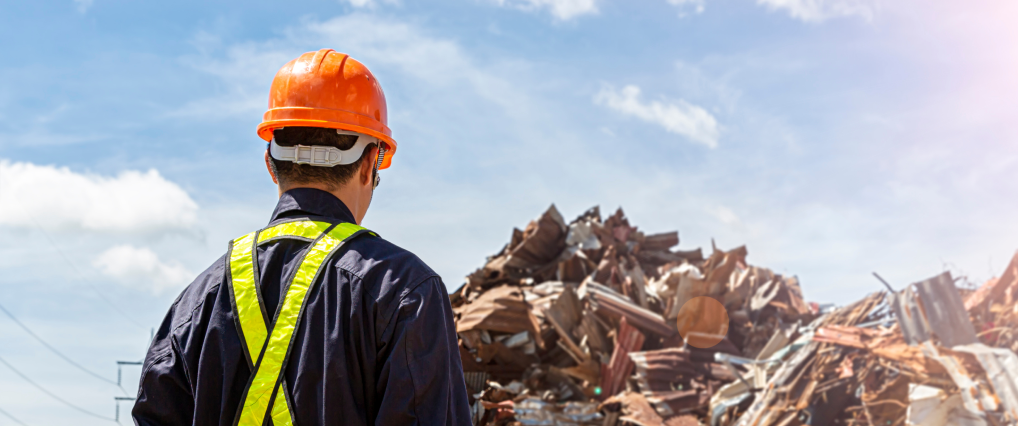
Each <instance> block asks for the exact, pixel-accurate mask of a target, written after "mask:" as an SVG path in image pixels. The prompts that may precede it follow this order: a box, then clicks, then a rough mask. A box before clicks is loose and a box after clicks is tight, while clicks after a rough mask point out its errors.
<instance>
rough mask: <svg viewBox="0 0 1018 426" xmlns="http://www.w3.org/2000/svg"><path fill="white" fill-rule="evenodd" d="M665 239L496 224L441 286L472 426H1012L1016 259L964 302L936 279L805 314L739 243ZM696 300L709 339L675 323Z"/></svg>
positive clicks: (788, 281)
mask: <svg viewBox="0 0 1018 426" xmlns="http://www.w3.org/2000/svg"><path fill="white" fill-rule="evenodd" d="M678 243H679V238H678V233H677V232H669V233H661V234H650V235H648V234H645V233H643V232H641V231H640V230H638V229H637V228H636V227H635V226H632V225H630V223H629V222H628V220H627V219H626V217H625V215H624V214H623V212H622V210H621V209H619V210H618V211H616V212H615V214H613V215H611V216H609V217H607V218H602V217H601V214H600V212H599V210H598V209H597V208H596V207H595V208H593V209H590V210H588V211H587V212H585V213H584V214H582V215H581V216H579V217H578V218H576V219H575V220H573V221H571V222H568V223H567V222H566V221H565V220H564V219H563V218H562V216H561V214H560V213H559V212H558V210H557V209H556V208H555V207H554V206H552V207H551V208H549V209H548V211H546V212H545V213H544V214H543V215H541V217H539V218H538V219H536V220H534V221H532V222H531V223H530V224H528V225H527V227H526V228H525V229H524V230H519V229H514V230H513V234H512V238H511V241H510V242H509V244H507V245H506V246H505V247H504V248H503V249H502V250H501V251H500V252H499V253H498V254H496V255H494V256H492V257H490V258H489V259H488V262H487V264H485V265H484V267H482V268H481V269H478V270H477V271H476V272H474V273H473V274H471V275H470V276H469V277H467V281H466V283H465V284H464V285H463V287H461V288H460V289H459V290H457V291H456V292H454V293H453V294H451V295H450V298H451V301H452V305H453V310H454V311H455V315H456V331H457V333H458V334H459V344H460V355H461V358H462V362H463V369H464V374H465V377H466V381H467V388H468V391H469V392H470V394H471V401H470V402H471V405H472V407H473V421H474V424H475V425H515V424H522V425H607V426H613V425H643V426H653V425H669V426H678V425H684V426H685V425H688V426H693V425H711V426H727V425H739V426H750V425H753V426H757V425H760V426H763V425H884V426H890V425H920V424H921V425H970V424H971V425H982V424H986V425H998V424H999V425H1004V424H1018V357H1016V355H1015V352H1014V351H1015V350H1016V349H1018V303H1016V299H1018V256H1016V259H1015V260H1014V261H1012V263H1011V265H1009V266H1008V269H1007V271H1006V272H1005V273H1004V274H1003V275H1002V276H1001V277H1000V278H999V279H994V280H991V281H989V282H987V283H986V284H985V285H984V286H982V287H980V288H979V289H977V290H975V291H967V292H966V293H967V294H965V295H964V298H963V295H962V293H961V292H960V291H959V290H958V289H957V288H956V287H955V284H954V280H953V279H952V278H951V276H950V274H948V273H944V274H941V275H938V276H936V277H934V278H931V279H928V280H925V281H922V282H919V283H916V284H913V285H910V286H908V287H907V288H905V289H903V290H901V291H893V290H892V291H889V292H878V293H874V294H871V295H869V296H868V297H866V298H864V299H863V300H860V301H857V302H855V303H852V304H850V305H848V306H845V307H841V308H834V307H825V308H821V307H820V306H818V305H817V304H807V303H806V302H805V301H804V299H803V296H802V291H801V288H800V287H799V284H798V281H797V280H796V278H795V277H786V276H782V275H780V274H776V273H774V272H772V271H770V270H768V269H765V268H760V267H755V266H750V265H749V264H748V263H747V262H746V256H747V250H746V248H745V247H738V248H736V249H733V250H730V251H722V250H718V249H717V248H713V249H712V252H711V254H710V255H709V256H707V257H704V256H703V254H702V253H701V251H700V250H699V249H697V250H692V251H678V250H675V249H673V248H674V247H676V246H677V245H678ZM701 296H706V297H709V298H712V299H714V300H716V301H718V302H720V303H721V304H722V305H723V306H724V308H725V309H724V311H726V314H727V318H728V321H727V328H723V329H721V330H720V331H718V332H716V333H717V334H716V335H713V336H714V337H715V338H716V339H715V340H714V341H718V340H720V342H719V343H717V344H716V345H713V346H709V345H708V346H709V347H706V346H704V345H700V344H696V343H695V342H694V340H695V339H696V338H697V336H696V335H695V334H696V333H693V332H689V331H688V328H681V329H682V330H683V332H680V331H679V330H680V327H682V324H684V321H685V323H688V322H690V321H691V322H694V323H695V322H697V320H698V319H699V318H701V317H703V316H707V315H709V314H710V313H709V312H697V311H695V310H694V311H689V310H687V308H684V307H683V306H684V305H686V302H687V301H690V300H692V299H694V298H699V297H701ZM691 312H692V314H691ZM970 318H971V320H970ZM977 330H978V332H977ZM683 333H685V334H687V335H686V336H683ZM701 347H705V348H701Z"/></svg>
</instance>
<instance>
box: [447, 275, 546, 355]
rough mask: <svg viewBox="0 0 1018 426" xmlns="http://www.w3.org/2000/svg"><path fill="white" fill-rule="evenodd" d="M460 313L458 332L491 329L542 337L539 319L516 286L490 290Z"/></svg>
mask: <svg viewBox="0 0 1018 426" xmlns="http://www.w3.org/2000/svg"><path fill="white" fill-rule="evenodd" d="M457 311H458V312H457V313H459V314H460V318H459V320H458V321H456V332H457V333H462V332H464V331H468V330H491V331H501V332H504V333H513V334H516V333H519V332H521V331H529V332H531V335H533V336H539V335H540V334H541V331H540V326H539V325H538V324H539V323H538V322H537V317H535V316H534V314H533V312H532V311H531V308H530V305H529V304H527V302H525V301H524V300H523V291H522V290H520V289H519V287H516V286H509V285H506V286H501V287H496V288H493V289H491V290H488V291H486V292H484V293H483V294H481V296H480V297H478V298H477V300H474V301H472V302H470V303H468V304H466V305H463V306H462V307H460V308H459V309H458V310H457ZM539 343H540V342H539Z"/></svg>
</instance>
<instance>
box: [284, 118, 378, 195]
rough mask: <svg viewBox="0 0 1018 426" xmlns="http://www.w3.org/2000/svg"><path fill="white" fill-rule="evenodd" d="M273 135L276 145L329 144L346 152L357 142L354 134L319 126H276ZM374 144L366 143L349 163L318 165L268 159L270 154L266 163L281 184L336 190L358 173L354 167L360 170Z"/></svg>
mask: <svg viewBox="0 0 1018 426" xmlns="http://www.w3.org/2000/svg"><path fill="white" fill-rule="evenodd" d="M272 134H273V136H274V137H275V138H276V144H277V145H279V146H294V145H298V144H300V145H320V146H332V147H336V148H339V149H341V150H344V151H345V150H348V149H350V147H352V146H353V145H354V144H355V143H357V136H354V135H341V134H338V133H336V129H325V128H321V127H284V128H282V129H276V130H275V131H273V132H272ZM373 146H377V144H374V143H372V144H370V145H368V146H366V147H365V148H364V152H363V153H361V158H358V159H357V161H355V162H353V163H351V164H343V165H339V166H332V167H320V166H312V165H310V164H296V163H293V162H290V161H280V160H277V159H275V158H271V157H272V156H271V155H269V158H270V160H269V164H271V167H272V173H275V174H276V179H277V180H279V184H280V185H295V184H307V183H324V184H325V185H327V186H328V187H329V188H332V189H335V188H339V187H340V186H343V185H344V184H346V183H347V182H349V181H350V179H351V178H353V177H354V175H356V174H357V170H359V169H360V167H361V163H362V162H363V161H365V157H366V156H367V154H368V153H369V152H371V148H372V147H373Z"/></svg>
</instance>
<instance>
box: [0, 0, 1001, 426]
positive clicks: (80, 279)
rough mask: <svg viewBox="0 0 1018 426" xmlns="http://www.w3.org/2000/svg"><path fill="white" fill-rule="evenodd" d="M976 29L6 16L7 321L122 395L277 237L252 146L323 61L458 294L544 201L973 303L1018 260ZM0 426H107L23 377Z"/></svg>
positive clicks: (224, 7)
mask: <svg viewBox="0 0 1018 426" xmlns="http://www.w3.org/2000/svg"><path fill="white" fill-rule="evenodd" d="M962 3H969V2H950V1H940V0H935V1H929V0H926V1H918V0H900V1H893V2H892V1H882V0H869V1H867V0H650V1H644V2H623V1H618V0H449V1H431V2H410V1H406V0H388V1H386V0H354V1H336V0H332V1H324V0H323V1H291V2H286V3H285V4H284V3H283V2H250V1H247V2H239V1H219V2H197V1H178V2H140V1H127V0H116V1H115V0H74V1H71V0H68V1H36V2H13V1H5V2H2V3H0V39H2V40H5V42H4V43H2V44H0V58H2V59H0V81H3V82H4V83H3V84H2V85H0V253H2V256H0V276H2V277H3V278H2V279H0V305H3V306H5V307H6V308H7V309H8V310H9V311H11V312H12V313H13V314H14V315H16V316H18V317H19V318H20V319H21V321H22V322H23V323H24V324H25V325H27V326H29V327H30V328H32V329H33V330H34V331H35V332H36V333H37V334H38V335H40V336H42V337H43V338H44V339H46V340H47V341H49V342H50V343H52V344H53V345H54V346H55V347H57V348H58V349H60V350H62V351H64V352H65V353H67V354H70V355H73V358H74V359H75V360H77V361H78V362H79V363H80V364H82V365H84V366H85V367H87V368H89V369H91V370H94V371H96V372H98V373H101V374H103V375H105V376H107V377H109V378H111V379H113V378H115V376H116V368H115V364H114V361H115V360H137V359H141V358H142V356H143V355H144V351H145V349H146V345H147V341H148V338H149V330H150V328H151V327H155V326H156V325H157V324H158V323H159V321H160V320H161V318H162V316H163V315H164V314H165V312H166V309H167V308H168V306H169V304H170V303H171V302H172V301H173V299H174V298H175V297H176V295H177V294H178V293H179V292H180V290H181V289H182V288H183V286H185V285H186V284H187V282H189V280H190V278H191V277H193V276H194V275H196V274H197V273H198V272H200V271H201V270H203V269H205V268H206V267H207V266H208V265H209V264H210V263H211V262H212V261H213V260H215V259H216V258H217V257H219V256H220V255H222V253H223V252H225V248H226V243H227V241H228V240H230V239H231V238H233V237H236V236H238V235H242V234H244V233H246V232H249V231H251V230H253V229H255V228H258V227H260V226H262V225H263V224H264V223H265V222H266V221H267V219H268V215H269V213H270V211H271V209H272V207H273V205H274V202H275V188H274V187H273V186H272V183H271V181H270V180H269V178H268V176H267V174H266V172H265V171H264V167H263V165H262V160H261V156H262V152H263V151H264V149H265V145H264V143H263V142H262V141H261V140H260V139H258V137H257V136H256V135H255V131H254V129H255V126H256V125H257V124H258V122H259V121H260V118H261V114H262V112H264V108H265V105H266V102H267V91H268V86H269V84H270V82H271V79H272V76H273V75H274V73H275V72H276V70H278V69H279V67H280V66H281V65H282V64H284V63H285V62H287V61H288V60H290V59H292V58H294V57H296V56H298V55H299V54H301V53H303V52H306V51H311V50H317V49H319V48H323V47H330V48H334V49H336V50H338V51H341V52H346V53H349V54H351V55H352V56H354V57H355V58H357V59H359V60H361V61H362V62H364V63H365V64H367V65H368V66H369V67H370V68H371V69H372V71H373V72H374V73H375V75H376V76H377V77H378V78H379V80H380V81H381V83H382V86H383V88H384V90H385V92H386V95H387V98H388V101H389V114H390V115H389V117H390V123H389V125H390V127H391V128H392V129H393V136H394V137H395V138H396V140H397V141H398V142H399V151H398V152H397V154H396V156H395V158H394V161H393V165H392V167H391V168H390V169H388V170H385V171H384V172H383V173H384V175H383V185H382V186H381V187H380V188H379V191H378V192H377V194H376V199H375V205H373V206H372V209H371V210H370V211H369V214H368V218H367V220H366V222H365V225H366V226H368V227H369V228H371V229H373V230H376V231H378V232H379V233H381V234H382V235H383V236H384V237H386V238H388V239H389V240H391V241H393V242H395V243H397V244H399V245H401V246H403V247H406V248H408V249H410V250H412V251H414V252H415V253H417V254H418V255H419V256H421V257H422V258H423V259H424V260H425V261H426V262H428V263H429V264H430V265H432V266H433V267H434V268H435V269H436V270H437V271H438V272H439V273H440V274H441V275H442V276H443V278H444V279H445V281H446V283H447V284H448V285H449V286H450V288H455V287H457V286H458V285H459V284H460V283H461V282H462V277H463V276H464V275H466V274H467V273H469V272H470V271H472V270H473V269H475V268H477V267H478V266H480V265H481V264H482V263H483V261H484V257H485V256H487V255H489V254H492V253H494V252H495V251H497V250H498V249H499V248H500V247H501V246H502V245H503V244H504V243H505V242H506V241H507V240H508V237H509V235H510V231H511V229H512V227H513V226H518V227H522V226H524V225H525V224H526V222H527V221H528V220H530V219H531V218H534V217H536V216H538V215H539V214H540V213H541V212H542V211H543V210H544V209H546V208H547V207H548V206H549V205H550V204H552V203H555V204H556V205H557V206H558V208H559V209H560V210H561V211H562V212H563V214H564V215H565V216H566V217H574V216H575V215H578V214H579V213H581V212H582V211H583V210H585V209H586V208H588V207H590V206H593V205H600V206H601V208H602V211H604V212H607V211H610V210H614V209H615V208H616V207H619V206H622V207H624V209H625V211H626V213H627V214H628V216H629V217H630V219H631V221H632V222H633V223H635V224H636V225H638V226H640V227H641V229H643V230H645V231H648V232H660V231H669V230H678V231H679V232H680V237H681V239H682V243H681V244H680V247H682V248H686V249H689V248H694V247H707V248H709V247H710V244H711V239H712V238H713V239H714V241H716V243H717V244H718V246H719V247H722V248H731V247H735V246H737V245H741V244H746V245H748V248H749V253H750V254H749V261H750V262H751V263H753V264H756V265H760V266H766V267H770V268H772V269H775V270H777V271H779V272H782V273H787V274H793V275H797V276H799V278H800V280H801V281H802V283H803V286H804V291H805V293H806V296H807V298H808V299H810V300H815V301H820V302H835V303H839V302H847V301H851V300H854V299H856V298H858V297H860V296H862V295H863V294H865V293H867V292H869V291H874V290H878V289H879V288H880V287H879V285H878V283H877V282H875V281H874V279H873V278H872V277H871V276H870V275H869V274H870V272H871V271H878V272H880V273H881V274H882V275H884V276H885V277H886V278H888V279H889V280H890V281H891V282H892V283H894V284H896V285H904V284H906V283H909V282H913V281H917V280H920V279H923V278H926V277H928V276H931V275H934V274H936V273H938V272H940V271H942V270H944V269H945V268H946V269H949V270H951V271H952V272H954V273H955V274H960V275H967V276H969V277H970V278H971V279H972V280H973V281H977V282H981V281H982V280H985V279H986V278H989V277H990V276H992V275H994V274H998V273H999V271H1000V270H1002V269H1003V267H1004V266H1005V264H1006V262H1007V261H1008V259H1009V258H1010V256H1011V255H1012V254H1013V253H1014V251H1015V249H1016V248H1018V224H1016V223H1015V222H1014V221H1013V220H1011V215H1010V213H1011V212H1012V211H1013V210H1014V208H1015V207H1016V202H1015V201H1013V200H1014V196H1013V194H1015V193H1016V189H1018V188H1016V182H1018V180H1016V179H1015V178H1014V172H1013V171H1014V169H1015V165H1016V161H1018V127H1016V126H1015V125H1014V123H1016V122H1018V80H1016V77H1015V76H1016V75H1018V50H1015V49H1014V48H1013V45H1014V40H1016V39H1018V30H1015V29H1013V25H1011V23H1013V22H1014V21H1015V18H1018V6H1015V5H1013V4H1008V3H1006V2H981V3H972V4H962ZM0 342H2V344H0V357H3V359H5V360H7V361H9V362H10V363H11V365H13V366H15V367H16V368H18V369H19V370H21V371H22V372H24V373H25V374H26V375H28V376H29V377H31V378H32V379H34V380H36V381H37V382H38V383H39V384H40V385H41V386H43V387H45V388H46V389H47V390H50V391H52V392H53V393H54V394H56V395H58V396H60V397H62V398H64V399H66V400H68V401H69V402H72V403H74V404H76V405H78V406H80V407H82V408H85V409H87V410H90V411H93V412H96V413H99V414H102V415H103V416H112V415H113V408H114V405H113V399H112V398H113V396H114V395H119V394H120V391H119V390H118V389H117V388H116V387H115V386H111V385H108V384H104V383H102V382H101V381H98V380H96V379H94V378H92V377H90V376H88V375H86V374H85V373H83V372H81V371H79V370H76V369H74V368H73V367H71V366H69V365H67V364H66V363H65V362H63V361H62V360H60V359H59V358H57V357H55V356H54V355H52V354H51V353H50V352H48V351H47V350H46V349H45V348H44V347H42V346H41V345H40V344H39V343H38V342H36V341H35V340H33V339H32V338H31V337H30V336H28V335H27V334H26V333H25V332H24V331H23V330H21V329H20V328H19V327H18V326H17V325H16V324H15V323H14V322H12V321H10V320H9V318H6V317H3V316H0ZM136 381H137V371H131V370H126V373H125V383H126V385H125V386H124V387H125V388H126V390H127V393H129V394H132V395H133V393H134V388H135V385H134V384H135V383H136ZM0 409H2V410H4V411H6V412H8V413H10V414H12V415H13V416H14V417H16V418H17V419H19V420H20V421H22V422H24V423H26V424H40V425H41V424H58V423H66V422H68V421H72V420H73V421H74V422H75V423H77V424H104V423H109V422H108V421H104V420H100V419H93V418H89V417H87V416H84V415H83V414H81V413H79V412H76V411H74V410H73V409H71V408H68V407H66V406H63V405H60V403H58V402H56V401H54V400H53V399H51V398H49V397H47V396H46V395H45V394H43V393H41V392H40V391H38V390H37V389H35V388H32V387H31V386H30V385H28V384H27V383H26V382H24V380H22V379H21V378H20V377H18V376H17V375H15V374H14V373H13V372H11V371H10V370H9V369H7V368H6V367H2V366H0ZM122 414H124V415H126V414H127V410H126V409H125V410H123V411H122ZM4 424H16V423H13V422H12V421H11V420H10V419H9V418H7V417H5V416H3V415H0V425H4Z"/></svg>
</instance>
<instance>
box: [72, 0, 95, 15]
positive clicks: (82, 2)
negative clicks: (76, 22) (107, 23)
mask: <svg viewBox="0 0 1018 426" xmlns="http://www.w3.org/2000/svg"><path fill="white" fill-rule="evenodd" d="M93 2H94V0H74V4H76V5H78V12H80V13H85V12H86V11H88V8H90V7H92V3H93Z"/></svg>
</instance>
